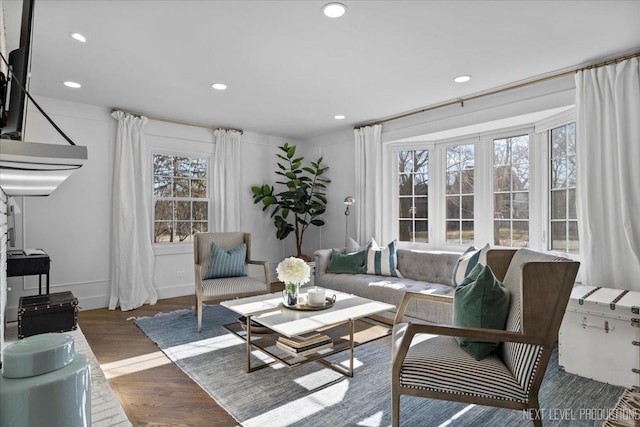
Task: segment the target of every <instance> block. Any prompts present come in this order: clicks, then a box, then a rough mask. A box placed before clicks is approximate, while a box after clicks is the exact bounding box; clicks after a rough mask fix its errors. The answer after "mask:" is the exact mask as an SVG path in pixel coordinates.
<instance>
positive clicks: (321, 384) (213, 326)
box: [136, 305, 624, 427]
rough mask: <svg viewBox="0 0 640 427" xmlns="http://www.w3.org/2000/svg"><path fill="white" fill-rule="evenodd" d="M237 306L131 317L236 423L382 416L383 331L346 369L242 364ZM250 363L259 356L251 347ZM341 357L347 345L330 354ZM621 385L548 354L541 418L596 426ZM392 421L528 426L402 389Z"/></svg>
mask: <svg viewBox="0 0 640 427" xmlns="http://www.w3.org/2000/svg"><path fill="white" fill-rule="evenodd" d="M237 318H238V315H237V314H236V313H234V312H232V311H230V310H227V309H226V308H224V307H221V306H218V305H212V306H205V309H204V317H203V328H202V332H201V333H198V332H196V317H195V316H194V313H193V312H192V311H190V310H179V311H175V312H171V313H163V314H159V315H157V316H155V317H147V318H139V319H137V320H136V324H137V325H138V327H140V329H142V331H143V332H144V333H145V334H146V335H147V336H148V337H149V338H150V339H151V340H152V341H154V342H155V343H156V344H157V345H158V347H160V349H161V350H162V351H163V352H164V353H165V354H166V355H167V356H168V357H169V358H170V359H171V360H172V361H173V362H175V363H176V364H177V365H178V366H179V367H180V368H181V369H182V370H183V371H184V372H185V373H186V374H187V375H189V376H190V377H191V378H192V379H193V380H194V381H195V382H196V383H197V384H198V385H199V386H200V387H202V388H203V389H204V390H205V391H206V392H207V393H209V395H210V396H211V397H212V398H213V399H215V400H216V402H218V404H219V405H220V406H222V407H223V408H224V409H225V410H227V412H229V413H230V414H231V415H232V416H233V417H234V418H235V419H236V420H237V421H238V422H239V423H240V424H242V425H243V426H261V427H262V426H331V427H335V426H388V425H390V424H391V378H390V377H391V375H390V372H391V365H390V360H391V357H390V355H391V350H390V348H391V341H390V338H389V337H386V338H383V339H379V340H377V341H373V342H370V343H367V344H364V345H361V346H359V347H357V348H356V350H355V359H356V362H355V375H354V377H353V378H347V377H345V376H343V375H340V374H338V373H336V372H334V371H333V370H330V369H328V368H326V367H324V366H323V365H321V364H320V363H309V364H306V365H302V366H299V367H297V368H293V369H289V368H287V367H284V366H282V365H280V364H275V365H272V366H271V367H268V368H265V369H261V370H258V371H255V372H252V373H249V374H247V373H246V372H245V365H246V359H245V357H246V356H245V345H244V341H242V340H241V339H240V338H238V337H236V336H235V335H233V334H232V333H230V332H229V331H227V330H226V329H224V328H223V327H222V325H225V324H228V323H232V322H235V321H236V320H237ZM253 357H254V359H255V360H254V361H253V362H252V364H258V363H260V360H268V359H267V357H266V356H265V355H264V354H263V353H261V352H259V351H255V352H253ZM331 360H332V361H333V362H335V363H345V364H346V363H347V362H348V352H343V353H339V354H336V355H334V356H331ZM623 391H624V389H623V388H622V387H615V386H611V385H608V384H604V383H600V382H597V381H592V380H588V379H585V378H582V377H579V376H576V375H572V374H567V373H565V372H562V371H561V369H559V367H558V358H557V355H554V356H553V357H552V360H551V362H550V363H549V367H548V369H547V373H546V376H545V379H544V381H543V383H542V387H541V390H540V395H539V397H540V403H541V408H542V413H543V423H544V425H545V427H546V426H600V425H602V423H603V421H604V420H605V418H606V416H607V414H608V412H609V410H610V409H611V408H613V407H614V406H615V405H616V402H617V401H618V399H619V398H620V396H621V395H622V393H623ZM400 404H401V409H400V411H401V424H402V426H404V427H409V426H420V427H424V426H497V425H502V426H521V425H522V426H530V425H532V423H531V421H529V420H528V419H527V418H526V414H523V413H522V412H521V411H515V410H507V409H499V408H489V407H484V406H474V405H467V404H462V403H454V402H446V401H440V400H431V399H421V398H414V397H410V396H403V397H402V398H401V403H400Z"/></svg>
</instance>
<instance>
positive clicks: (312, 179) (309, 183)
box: [251, 143, 331, 261]
mask: <svg viewBox="0 0 640 427" xmlns="http://www.w3.org/2000/svg"><path fill="white" fill-rule="evenodd" d="M278 148H279V149H280V151H282V153H276V156H277V157H278V159H279V160H278V161H277V165H278V170H276V174H278V175H280V176H281V177H282V180H281V181H276V184H280V185H281V186H283V187H284V188H283V190H282V191H280V192H276V191H275V190H274V187H273V186H270V185H269V184H263V185H261V186H253V187H251V191H252V193H253V203H256V204H258V203H262V210H263V211H266V210H269V209H270V210H271V217H272V218H273V224H274V225H275V227H276V237H277V238H278V239H280V240H283V239H285V238H286V237H287V236H288V235H289V234H291V233H292V232H293V233H295V237H296V251H297V254H296V256H297V257H298V258H302V259H304V260H305V261H311V257H309V256H308V255H305V254H303V253H302V241H303V238H304V233H305V231H306V230H307V228H308V227H309V226H311V225H314V226H317V227H320V226H322V225H324V221H323V220H322V219H320V216H321V215H322V214H323V213H324V212H325V211H326V209H327V198H326V197H325V196H326V194H325V190H326V188H327V187H326V185H327V184H328V183H329V182H331V180H330V179H328V178H325V177H324V176H323V175H324V173H325V172H326V171H327V170H328V169H329V167H328V166H324V165H323V164H322V157H320V158H319V159H318V160H317V161H315V162H309V165H303V162H304V157H296V146H295V145H289V144H288V143H285V144H284V145H282V146H280V147H278Z"/></svg>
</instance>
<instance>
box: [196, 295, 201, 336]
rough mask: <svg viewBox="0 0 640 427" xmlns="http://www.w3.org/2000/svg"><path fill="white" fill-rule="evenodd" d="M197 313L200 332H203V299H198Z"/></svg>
mask: <svg viewBox="0 0 640 427" xmlns="http://www.w3.org/2000/svg"><path fill="white" fill-rule="evenodd" d="M196 312H197V316H198V332H200V331H201V330H202V299H200V298H198V302H197V305H196Z"/></svg>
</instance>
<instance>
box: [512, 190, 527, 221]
mask: <svg viewBox="0 0 640 427" xmlns="http://www.w3.org/2000/svg"><path fill="white" fill-rule="evenodd" d="M511 212H512V215H513V217H512V218H514V219H529V193H513V202H512V211H511Z"/></svg>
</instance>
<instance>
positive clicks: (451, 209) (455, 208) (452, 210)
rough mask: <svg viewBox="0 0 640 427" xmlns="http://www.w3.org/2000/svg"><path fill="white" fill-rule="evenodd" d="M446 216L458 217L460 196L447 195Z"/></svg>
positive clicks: (449, 217) (450, 217)
mask: <svg viewBox="0 0 640 427" xmlns="http://www.w3.org/2000/svg"><path fill="white" fill-rule="evenodd" d="M447 218H448V219H457V218H460V197H459V196H453V197H451V196H448V197H447Z"/></svg>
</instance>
